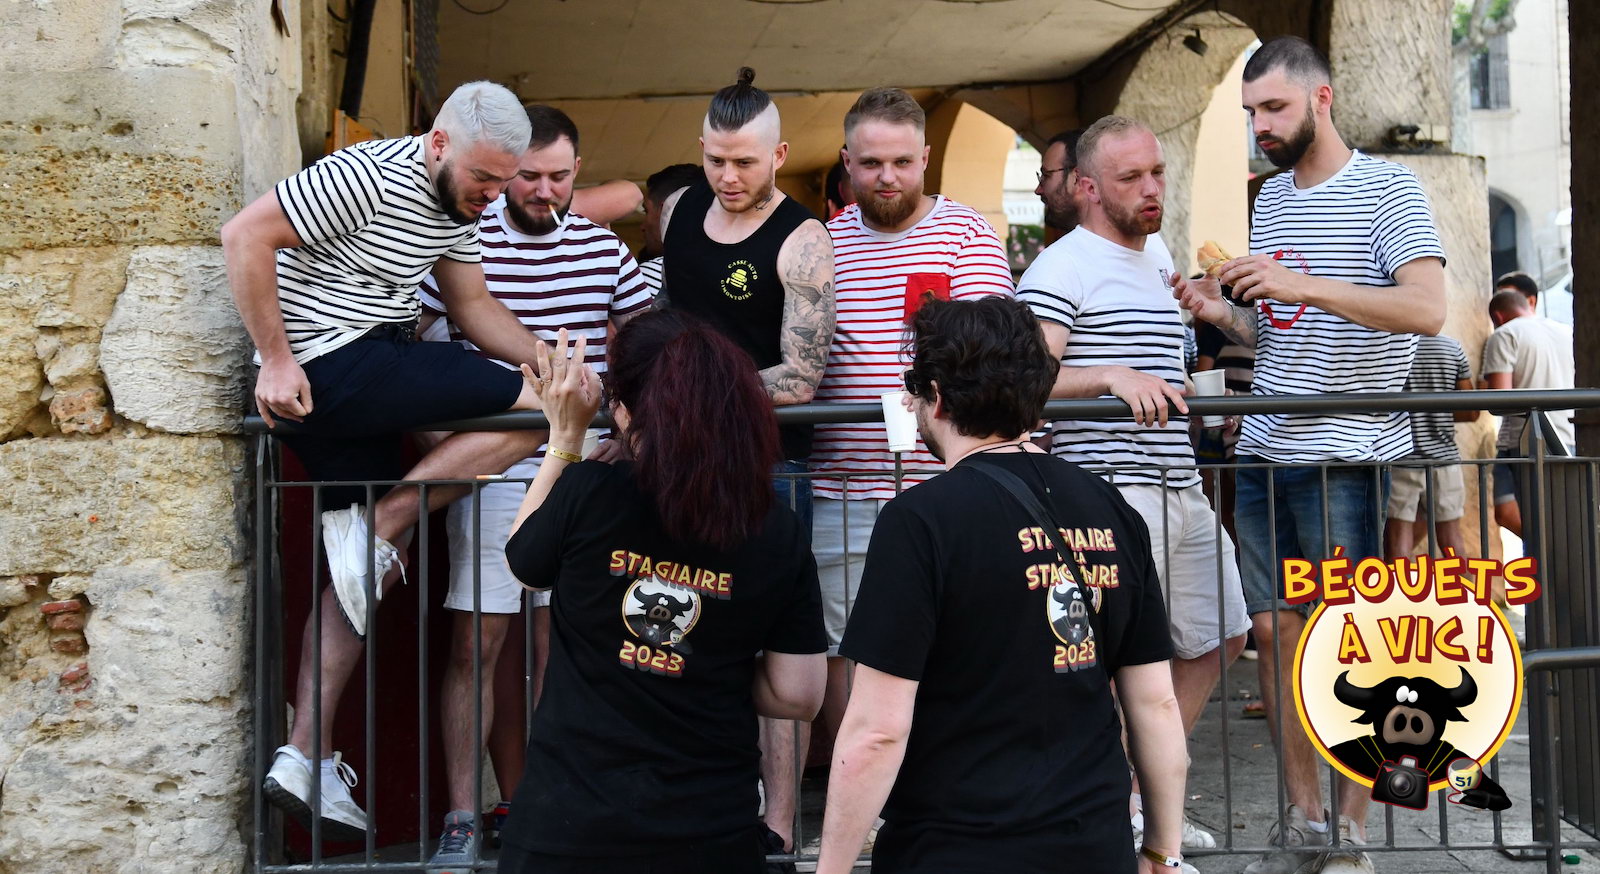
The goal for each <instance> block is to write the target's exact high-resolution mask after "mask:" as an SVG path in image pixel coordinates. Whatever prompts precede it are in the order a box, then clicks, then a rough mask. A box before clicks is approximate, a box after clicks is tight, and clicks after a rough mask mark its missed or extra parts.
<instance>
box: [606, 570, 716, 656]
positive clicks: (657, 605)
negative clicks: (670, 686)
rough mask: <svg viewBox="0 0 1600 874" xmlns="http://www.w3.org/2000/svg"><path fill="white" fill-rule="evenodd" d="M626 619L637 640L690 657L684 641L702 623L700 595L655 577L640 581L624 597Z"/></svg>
mask: <svg viewBox="0 0 1600 874" xmlns="http://www.w3.org/2000/svg"><path fill="white" fill-rule="evenodd" d="M622 619H623V623H624V624H625V625H627V627H628V631H629V633H631V634H632V635H633V636H634V637H637V638H639V639H641V640H643V641H644V642H645V643H648V644H650V645H651V646H662V647H668V648H671V649H674V650H677V651H678V652H681V653H684V654H686V655H687V654H688V653H689V644H688V642H687V641H685V640H684V638H685V637H687V636H688V634H689V631H690V630H691V629H693V628H694V624H695V623H696V622H697V621H699V619H700V595H699V594H698V593H696V592H694V591H692V590H690V589H685V588H681V587H679V586H674V585H672V584H670V583H667V582H664V581H663V580H662V579H661V578H660V577H657V576H654V575H651V576H648V577H640V578H639V579H637V580H634V582H633V585H631V586H629V587H628V591H627V594H625V595H624V596H623V600H622Z"/></svg>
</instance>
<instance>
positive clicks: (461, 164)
mask: <svg viewBox="0 0 1600 874" xmlns="http://www.w3.org/2000/svg"><path fill="white" fill-rule="evenodd" d="M528 137H529V125H528V117H527V113H526V112H525V111H524V110H523V108H522V104H521V102H520V101H518V100H517V98H516V96H515V95H513V94H512V93H511V92H510V91H508V90H506V89H505V88H503V87H501V86H499V85H495V84H493V83H490V82H472V83H468V84H466V85H463V86H461V87H460V88H458V89H456V91H455V92H454V93H452V94H451V95H450V97H449V98H448V99H447V100H446V101H445V102H444V104H443V105H442V106H441V107H440V109H439V114H438V117H437V118H436V119H435V122H434V126H433V129H432V130H430V131H429V132H428V133H427V134H424V135H422V136H415V137H402V138H400V139H392V140H377V141H372V142H365V143H359V144H356V145H354V146H351V147H349V148H346V149H341V150H339V151H337V152H334V153H333V154H331V155H328V156H327V157H325V158H323V159H322V160H320V161H318V162H317V163H315V164H313V165H312V166H310V167H308V168H306V169H305V170H302V171H301V172H299V173H296V174H295V175H293V176H291V177H289V178H288V179H285V180H283V181H282V182H280V183H278V185H277V186H276V187H275V188H274V189H273V190H272V191H270V192H268V193H267V194H265V195H262V196H261V197H260V198H258V199H257V200H255V201H254V202H253V203H251V204H250V205H249V206H247V207H245V208H244V209H243V210H242V211H241V212H240V213H239V214H238V215H236V216H234V217H233V218H232V219H231V220H229V222H228V223H227V224H226V225H224V226H223V228H222V245H223V254H224V257H225V259H226V262H227V268H228V280H229V284H230V285H231V286H232V289H233V297H234V302H235V304H236V305H237V306H238V308H239V314H240V316H241V317H242V318H243V320H244V324H245V328H246V329H247V330H248V331H249V332H250V337H251V339H252V340H253V341H254V342H255V345H256V349H257V350H258V351H257V359H256V360H257V364H258V365H259V366H260V371H259V373H258V375H257V378H256V386H255V401H256V408H257V410H258V411H259V412H260V413H261V416H262V418H263V419H265V420H266V422H267V425H268V427H274V426H275V425H276V419H278V418H282V419H288V420H290V421H292V422H296V423H299V425H298V427H296V428H295V429H294V430H295V433H294V434H292V435H286V436H285V437H284V442H285V443H287V444H288V445H289V446H290V447H291V448H292V449H293V450H294V452H295V454H296V455H297V456H299V458H300V460H301V462H302V463H303V464H304V465H305V467H306V470H307V472H308V473H309V474H310V476H311V478H312V479H313V480H318V481H328V480H346V481H349V480H397V479H402V478H404V479H408V480H439V479H470V478H472V477H473V476H476V475H478V474H488V473H498V472H500V471H502V470H504V469H505V468H506V467H507V466H509V465H510V464H511V463H512V462H514V461H516V460H518V459H521V458H526V457H527V456H528V455H529V454H531V453H532V452H533V451H534V450H535V449H537V448H538V446H539V445H540V444H541V443H542V442H543V441H544V433H543V432H533V433H527V432H517V431H508V432H495V431H484V432H471V433H459V434H454V435H452V436H450V437H448V438H446V439H445V440H444V441H442V442H440V443H439V444H438V445H437V446H435V447H434V448H433V449H432V450H431V451H430V452H428V453H427V454H426V455H425V456H424V457H423V458H422V460H421V461H420V462H419V463H418V464H417V465H416V466H415V467H413V468H411V470H409V471H407V470H406V467H405V465H404V464H403V462H402V456H401V442H400V434H401V433H402V432H404V431H407V430H411V429H414V428H417V427H418V426H421V425H425V424H428V423H432V422H440V421H446V420H450V419H459V418H466V417H471V416H480V415H485V414H489V413H497V412H501V411H504V410H509V409H536V408H537V405H538V400H537V397H536V396H535V394H534V392H533V391H532V389H531V388H529V387H528V386H526V385H525V384H524V382H523V379H522V376H521V374H519V373H517V372H516V371H514V370H507V369H506V368H503V367H500V366H498V365H496V364H495V363H493V362H492V361H489V360H488V359H485V358H482V357H480V356H478V355H476V354H474V353H472V352H469V351H467V350H466V349H464V348H462V347H460V346H457V345H455V344H446V343H418V342H415V339H414V334H415V326H416V322H417V315H418V306H419V304H418V297H417V286H418V284H419V283H420V282H421V281H422V279H423V277H425V276H427V275H428V274H429V273H430V272H432V274H433V276H434V278H435V279H436V280H437V281H438V283H439V290H440V296H441V297H442V298H443V299H444V300H445V301H447V302H448V305H449V308H450V312H451V314H452V316H453V317H454V319H455V321H456V323H457V324H459V325H460V326H461V330H462V331H463V332H464V333H465V334H466V336H468V337H470V338H472V339H473V341H474V342H476V343H477V344H478V345H479V346H480V347H482V348H483V349H485V350H487V351H488V352H489V353H490V354H491V355H493V356H494V357H496V358H500V359H502V360H505V361H513V362H526V361H531V360H533V355H534V342H535V338H534V336H533V335H532V334H530V333H529V332H528V331H527V330H526V329H525V328H524V327H523V326H522V324H521V323H520V322H518V321H517V319H516V317H515V316H513V315H512V314H511V312H510V310H508V309H506V307H505V306H504V305H503V304H501V303H500V302H499V301H498V300H495V299H494V298H493V297H491V296H490V295H489V292H488V290H487V288H486V287H485V285H484V278H483V268H482V266H481V264H480V260H481V256H480V253H479V247H478V217H479V215H480V214H481V213H482V212H483V210H484V208H485V207H487V206H488V205H489V204H490V203H491V202H492V201H494V200H495V198H497V197H499V196H500V192H501V190H502V189H503V188H504V187H505V185H506V183H508V182H509V181H510V180H511V178H512V177H513V176H514V175H515V174H516V172H517V161H518V159H519V158H521V156H522V153H523V152H524V151H525V150H526V149H527V147H528ZM383 491H384V489H382V488H381V487H380V488H378V489H376V490H375V493H377V494H382V493H383ZM465 491H466V487H464V486H463V487H443V486H435V487H433V488H431V489H430V490H429V492H428V506H427V507H419V506H418V495H417V492H416V490H414V489H410V488H401V489H395V490H392V491H389V492H388V493H387V494H386V495H383V497H382V499H381V500H379V501H378V502H377V503H376V504H375V505H374V507H372V508H371V511H370V512H371V515H372V519H373V523H372V527H371V529H370V531H369V528H368V522H367V516H366V511H364V510H363V508H362V507H361V504H360V502H362V501H363V500H364V499H365V494H366V489H365V487H361V486H356V487H343V488H337V487H335V488H326V489H323V490H322V498H323V501H322V502H323V504H324V505H325V506H331V507H336V508H339V509H333V510H329V511H328V512H325V513H324V514H323V517H322V520H321V523H322V536H323V542H324V544H325V546H326V549H327V558H328V566H329V570H330V576H331V577H332V585H331V586H329V588H328V589H327V590H326V591H324V592H323V594H322V597H321V601H320V608H319V609H320V610H321V611H322V621H321V640H320V642H319V641H317V640H313V639H312V637H311V625H310V623H309V622H308V623H307V625H306V632H305V637H304V642H303V644H302V652H301V657H300V675H299V678H298V682H297V686H296V698H295V709H294V726H293V728H292V729H291V731H290V735H289V743H288V744H285V745H284V746H283V747H280V748H279V749H278V751H277V753H276V755H275V757H274V760H273V763H272V768H271V770H270V771H269V773H268V776H267V780H266V786H265V788H264V791H265V793H266V795H267V797H268V799H270V800H271V801H272V802H273V803H274V804H276V805H278V806H279V807H281V808H283V809H284V810H285V811H286V812H287V813H289V814H290V815H291V816H292V817H294V818H295V819H297V820H299V821H300V822H301V823H302V824H306V825H308V826H309V824H310V822H311V819H312V817H318V818H320V819H321V820H322V834H323V836H324V837H325V838H328V839H332V840H359V839H361V838H362V837H363V835H364V834H365V832H366V829H367V817H366V814H365V812H363V811H362V810H361V808H360V807H359V806H357V805H356V803H355V801H354V799H353V798H351V795H350V791H349V787H350V786H353V785H355V775H354V772H353V770H352V769H351V768H350V766H349V765H348V764H344V763H342V762H341V761H340V758H339V756H338V754H337V753H334V752H333V751H332V738H333V717H334V710H335V707H336V706H337V703H338V701H339V699H340V697H341V696H342V695H343V692H344V688H345V685H346V683H347V681H348V680H349V678H350V674H351V672H352V671H353V670H354V668H355V665H356V663H357V662H358V661H359V659H360V658H361V655H362V651H363V647H362V640H363V638H364V637H365V635H366V632H367V621H368V616H369V614H370V613H371V611H372V609H373V608H374V607H375V606H376V604H375V603H372V602H373V601H374V600H375V596H377V595H379V594H381V592H382V590H383V589H384V587H385V586H387V585H389V584H392V582H393V580H394V579H396V578H398V577H399V575H400V564H401V563H402V562H403V561H404V549H405V546H406V545H407V541H408V539H409V536H410V529H411V527H412V525H413V524H414V520H415V519H416V518H417V515H418V513H419V511H420V512H426V511H428V510H433V509H437V508H438V507H441V506H443V505H444V504H445V503H447V502H448V501H450V500H453V499H454V498H456V497H459V496H460V495H461V494H463V493H465ZM369 542H370V543H371V544H372V545H371V546H370V547H369ZM369 550H370V551H369ZM374 553H375V554H374ZM369 571H370V573H371V579H372V580H373V581H374V583H373V586H372V587H369V585H368V583H367V580H368V572H369ZM314 647H320V653H321V697H320V701H318V700H315V697H316V696H314V694H313V688H314V682H315V680H316V677H315V675H314V672H313V669H312V665H313V661H314V659H313V655H312V654H313V652H314V651H315V650H314V649H313V648H314ZM318 717H320V719H318ZM314 724H320V738H321V746H322V749H320V750H313V749H312V733H313V725H314ZM314 758H320V759H321V764H320V767H317V766H314V765H313V764H312V761H313V759H314ZM314 780H315V781H318V782H319V783H320V786H321V789H320V796H319V798H318V806H317V807H318V809H316V810H313V809H312V807H311V799H312V795H313V792H312V783H313V781H314Z"/></svg>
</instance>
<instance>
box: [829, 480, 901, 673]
mask: <svg viewBox="0 0 1600 874" xmlns="http://www.w3.org/2000/svg"><path fill="white" fill-rule="evenodd" d="M887 503H889V502H888V501H879V500H873V499H871V498H866V499H861V500H855V501H840V500H835V499H833V498H823V497H813V498H812V499H811V552H812V554H813V555H815V556H816V557H817V582H818V584H819V585H820V586H821V588H822V624H823V626H824V627H825V628H826V629H827V631H828V655H829V657H832V656H836V655H838V654H839V641H841V640H843V639H844V626H845V623H846V622H847V621H848V620H849V618H850V608H852V607H854V606H855V603H856V591H857V590H858V589H860V588H861V569H862V568H863V567H864V566H865V565H866V562H867V543H868V542H870V541H871V540H872V526H873V525H874V524H875V523H876V522H877V521H878V511H879V510H881V509H883V505H884V504H887Z"/></svg>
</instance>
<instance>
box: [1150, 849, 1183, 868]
mask: <svg viewBox="0 0 1600 874" xmlns="http://www.w3.org/2000/svg"><path fill="white" fill-rule="evenodd" d="M1139 854H1140V855H1142V856H1144V857H1145V858H1146V859H1149V860H1150V861H1152V862H1154V863H1156V865H1157V866H1159V867H1162V868H1181V867H1183V857H1182V856H1169V855H1167V854H1166V853H1162V852H1160V851H1158V850H1152V849H1150V848H1149V847H1145V846H1141V847H1139Z"/></svg>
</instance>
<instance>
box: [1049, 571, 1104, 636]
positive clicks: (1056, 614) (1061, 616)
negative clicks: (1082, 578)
mask: <svg viewBox="0 0 1600 874" xmlns="http://www.w3.org/2000/svg"><path fill="white" fill-rule="evenodd" d="M1047 608H1048V611H1049V616H1050V628H1051V630H1052V631H1054V632H1055V633H1056V637H1058V638H1060V639H1061V642H1062V643H1066V644H1080V643H1083V642H1084V641H1085V640H1088V639H1089V638H1091V637H1093V636H1094V626H1092V625H1090V624H1089V602H1088V601H1086V600H1084V597H1083V589H1082V588H1080V587H1079V586H1078V583H1077V581H1076V580H1074V579H1072V578H1071V576H1070V575H1063V576H1062V578H1061V581H1060V582H1058V583H1057V584H1056V585H1055V586H1054V587H1053V588H1051V589H1050V601H1049V603H1048V604H1047Z"/></svg>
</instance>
